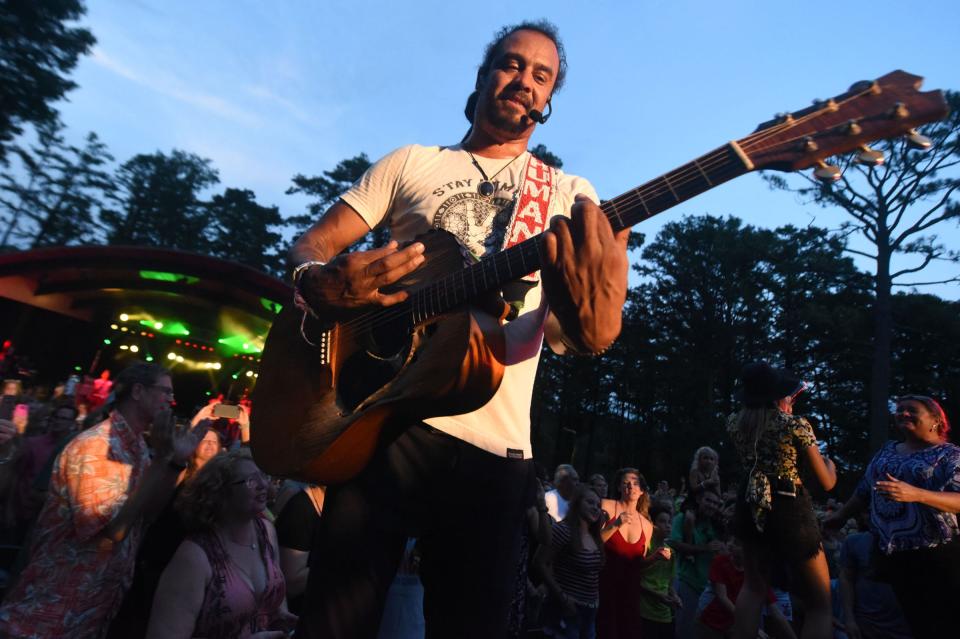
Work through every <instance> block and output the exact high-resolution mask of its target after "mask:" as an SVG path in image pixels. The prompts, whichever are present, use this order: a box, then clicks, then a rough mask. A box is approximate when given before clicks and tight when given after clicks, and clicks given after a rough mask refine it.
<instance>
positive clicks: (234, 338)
mask: <svg viewBox="0 0 960 639" xmlns="http://www.w3.org/2000/svg"><path fill="white" fill-rule="evenodd" d="M253 341H254V340H252V339H251V338H250V336H249V335H231V336H229V337H221V338H220V339H218V340H217V342H218V343H219V344H221V345H222V346H223V350H225V351H228V352H230V353H259V352H260V349H259V348H257V345H256V344H254V343H252V342H253Z"/></svg>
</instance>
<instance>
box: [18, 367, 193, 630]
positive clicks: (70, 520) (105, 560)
mask: <svg viewBox="0 0 960 639" xmlns="http://www.w3.org/2000/svg"><path fill="white" fill-rule="evenodd" d="M114 390H115V393H116V400H115V403H114V408H113V410H112V411H111V412H110V417H109V418H108V419H107V420H105V421H104V422H102V423H100V424H99V425H97V426H95V427H93V428H91V429H90V430H88V431H85V432H83V433H81V434H80V435H78V436H77V437H76V438H74V439H73V441H71V442H70V443H69V444H68V445H67V446H66V448H64V450H63V452H62V453H61V454H60V456H59V457H58V458H57V461H56V463H55V468H54V471H53V476H52V477H51V480H50V489H49V493H48V497H47V501H46V503H45V504H44V507H43V511H42V512H41V513H40V518H39V520H38V521H37V525H36V528H35V534H34V540H33V544H32V549H31V557H30V563H29V565H28V566H27V568H26V569H25V570H24V572H23V574H22V575H21V577H20V580H19V581H18V583H17V584H16V585H15V587H14V588H13V590H11V591H10V593H9V594H8V596H7V597H6V599H5V600H4V604H3V607H2V608H0V636H3V637H8V636H10V637H74V638H77V639H81V638H96V637H102V636H103V635H104V634H105V633H106V631H107V628H108V627H109V624H110V620H111V619H112V618H113V616H114V615H115V614H116V612H117V610H118V609H119V607H120V603H121V601H122V599H123V595H124V593H125V592H126V590H127V589H128V588H129V586H130V582H131V579H132V578H133V569H134V561H135V558H136V554H137V548H138V546H139V544H140V540H141V537H142V534H143V531H144V528H145V527H146V525H148V524H149V522H150V521H151V520H152V519H153V518H154V517H155V516H156V515H157V514H158V513H159V512H160V510H161V509H162V508H163V507H164V506H165V505H166V503H167V502H168V501H169V499H170V497H171V496H172V495H173V491H174V488H175V487H176V482H177V477H178V475H179V474H180V471H181V470H183V469H184V468H186V466H187V461H188V460H189V459H190V456H191V455H192V454H193V451H194V449H195V448H196V447H197V444H198V443H199V442H200V440H201V439H203V436H204V434H205V432H206V430H207V428H208V427H209V422H208V421H207V420H199V421H197V420H195V421H197V423H196V424H195V425H194V426H193V427H192V428H188V429H183V430H182V431H181V430H178V429H177V428H176V427H175V421H174V419H173V415H172V413H171V411H170V406H171V402H172V400H173V383H172V381H171V379H170V373H169V371H167V370H165V369H163V368H161V367H159V366H156V365H154V364H147V363H137V364H134V365H132V366H130V367H129V368H127V369H125V370H124V371H123V372H121V373H120V375H118V376H117V379H116V384H115V387H114ZM148 431H149V446H148V442H147V440H146V437H147V433H148ZM151 450H152V459H151Z"/></svg>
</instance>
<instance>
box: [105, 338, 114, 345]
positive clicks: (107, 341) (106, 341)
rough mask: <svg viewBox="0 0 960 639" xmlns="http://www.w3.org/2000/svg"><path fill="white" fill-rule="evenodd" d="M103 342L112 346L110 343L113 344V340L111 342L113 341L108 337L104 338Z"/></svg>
mask: <svg viewBox="0 0 960 639" xmlns="http://www.w3.org/2000/svg"><path fill="white" fill-rule="evenodd" d="M103 343H104V344H106V345H107V346H110V344H112V343H113V342H111V341H110V340H108V339H105V340H103Z"/></svg>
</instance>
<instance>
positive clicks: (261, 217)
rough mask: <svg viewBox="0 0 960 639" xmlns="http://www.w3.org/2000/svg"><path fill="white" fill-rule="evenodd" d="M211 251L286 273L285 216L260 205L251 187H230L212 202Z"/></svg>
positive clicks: (276, 209) (251, 264)
mask: <svg viewBox="0 0 960 639" xmlns="http://www.w3.org/2000/svg"><path fill="white" fill-rule="evenodd" d="M208 210H209V213H210V227H209V230H208V236H209V238H210V253H211V254H212V255H215V256H217V257H222V258H224V259H228V260H234V261H236V262H240V263H242V264H247V265H248V266H252V267H254V268H257V269H260V270H261V271H265V272H267V273H270V274H272V275H276V276H282V274H283V258H282V255H281V253H282V247H281V242H282V240H283V238H282V236H281V235H280V233H278V232H277V231H276V230H275V229H278V228H279V227H281V226H282V225H283V222H284V220H283V218H282V217H281V216H280V211H279V209H278V208H277V207H275V206H261V205H260V204H257V201H256V195H254V193H253V191H250V190H247V189H226V190H225V191H224V192H223V193H222V194H221V195H215V196H213V199H212V200H211V201H210V204H209V208H208Z"/></svg>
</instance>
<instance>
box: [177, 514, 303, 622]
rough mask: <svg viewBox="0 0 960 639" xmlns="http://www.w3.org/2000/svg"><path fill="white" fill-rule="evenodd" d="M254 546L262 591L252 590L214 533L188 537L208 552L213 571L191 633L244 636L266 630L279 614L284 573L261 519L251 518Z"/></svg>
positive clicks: (248, 581)
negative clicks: (263, 581) (263, 582)
mask: <svg viewBox="0 0 960 639" xmlns="http://www.w3.org/2000/svg"><path fill="white" fill-rule="evenodd" d="M254 526H255V528H256V531H257V548H259V551H260V552H259V554H260V560H261V561H262V562H263V565H264V568H265V569H266V575H267V582H266V586H265V587H264V589H263V591H262V592H260V593H254V592H253V586H252V584H251V583H250V578H249V577H248V576H246V575H245V573H244V571H243V568H239V567H238V566H237V564H235V563H234V562H233V560H232V559H231V558H230V553H228V552H227V550H226V549H225V548H224V547H223V544H222V543H220V538H219V537H218V536H217V534H216V533H214V532H206V533H200V534H196V535H192V536H191V537H190V538H189V539H190V541H192V542H194V543H195V544H197V545H198V546H200V548H202V549H203V551H204V552H205V553H206V555H207V560H208V561H209V562H210V568H211V570H212V572H213V574H212V576H211V578H210V581H208V582H207V586H206V589H205V590H204V593H203V605H202V606H201V608H200V614H199V616H198V618H197V623H196V627H195V628H194V632H193V634H194V636H196V637H204V638H205V639H243V638H245V637H249V636H250V635H252V634H254V633H257V632H262V631H264V630H267V629H268V628H269V626H270V623H271V622H272V621H273V620H274V618H275V617H277V615H278V614H279V613H280V607H281V606H282V605H283V601H284V596H285V595H286V586H285V584H284V581H283V573H282V572H280V563H279V559H278V556H277V550H276V548H274V546H273V543H272V542H271V540H270V535H269V533H268V532H267V526H266V524H264V522H263V520H262V519H260V518H257V519H255V520H254Z"/></svg>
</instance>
